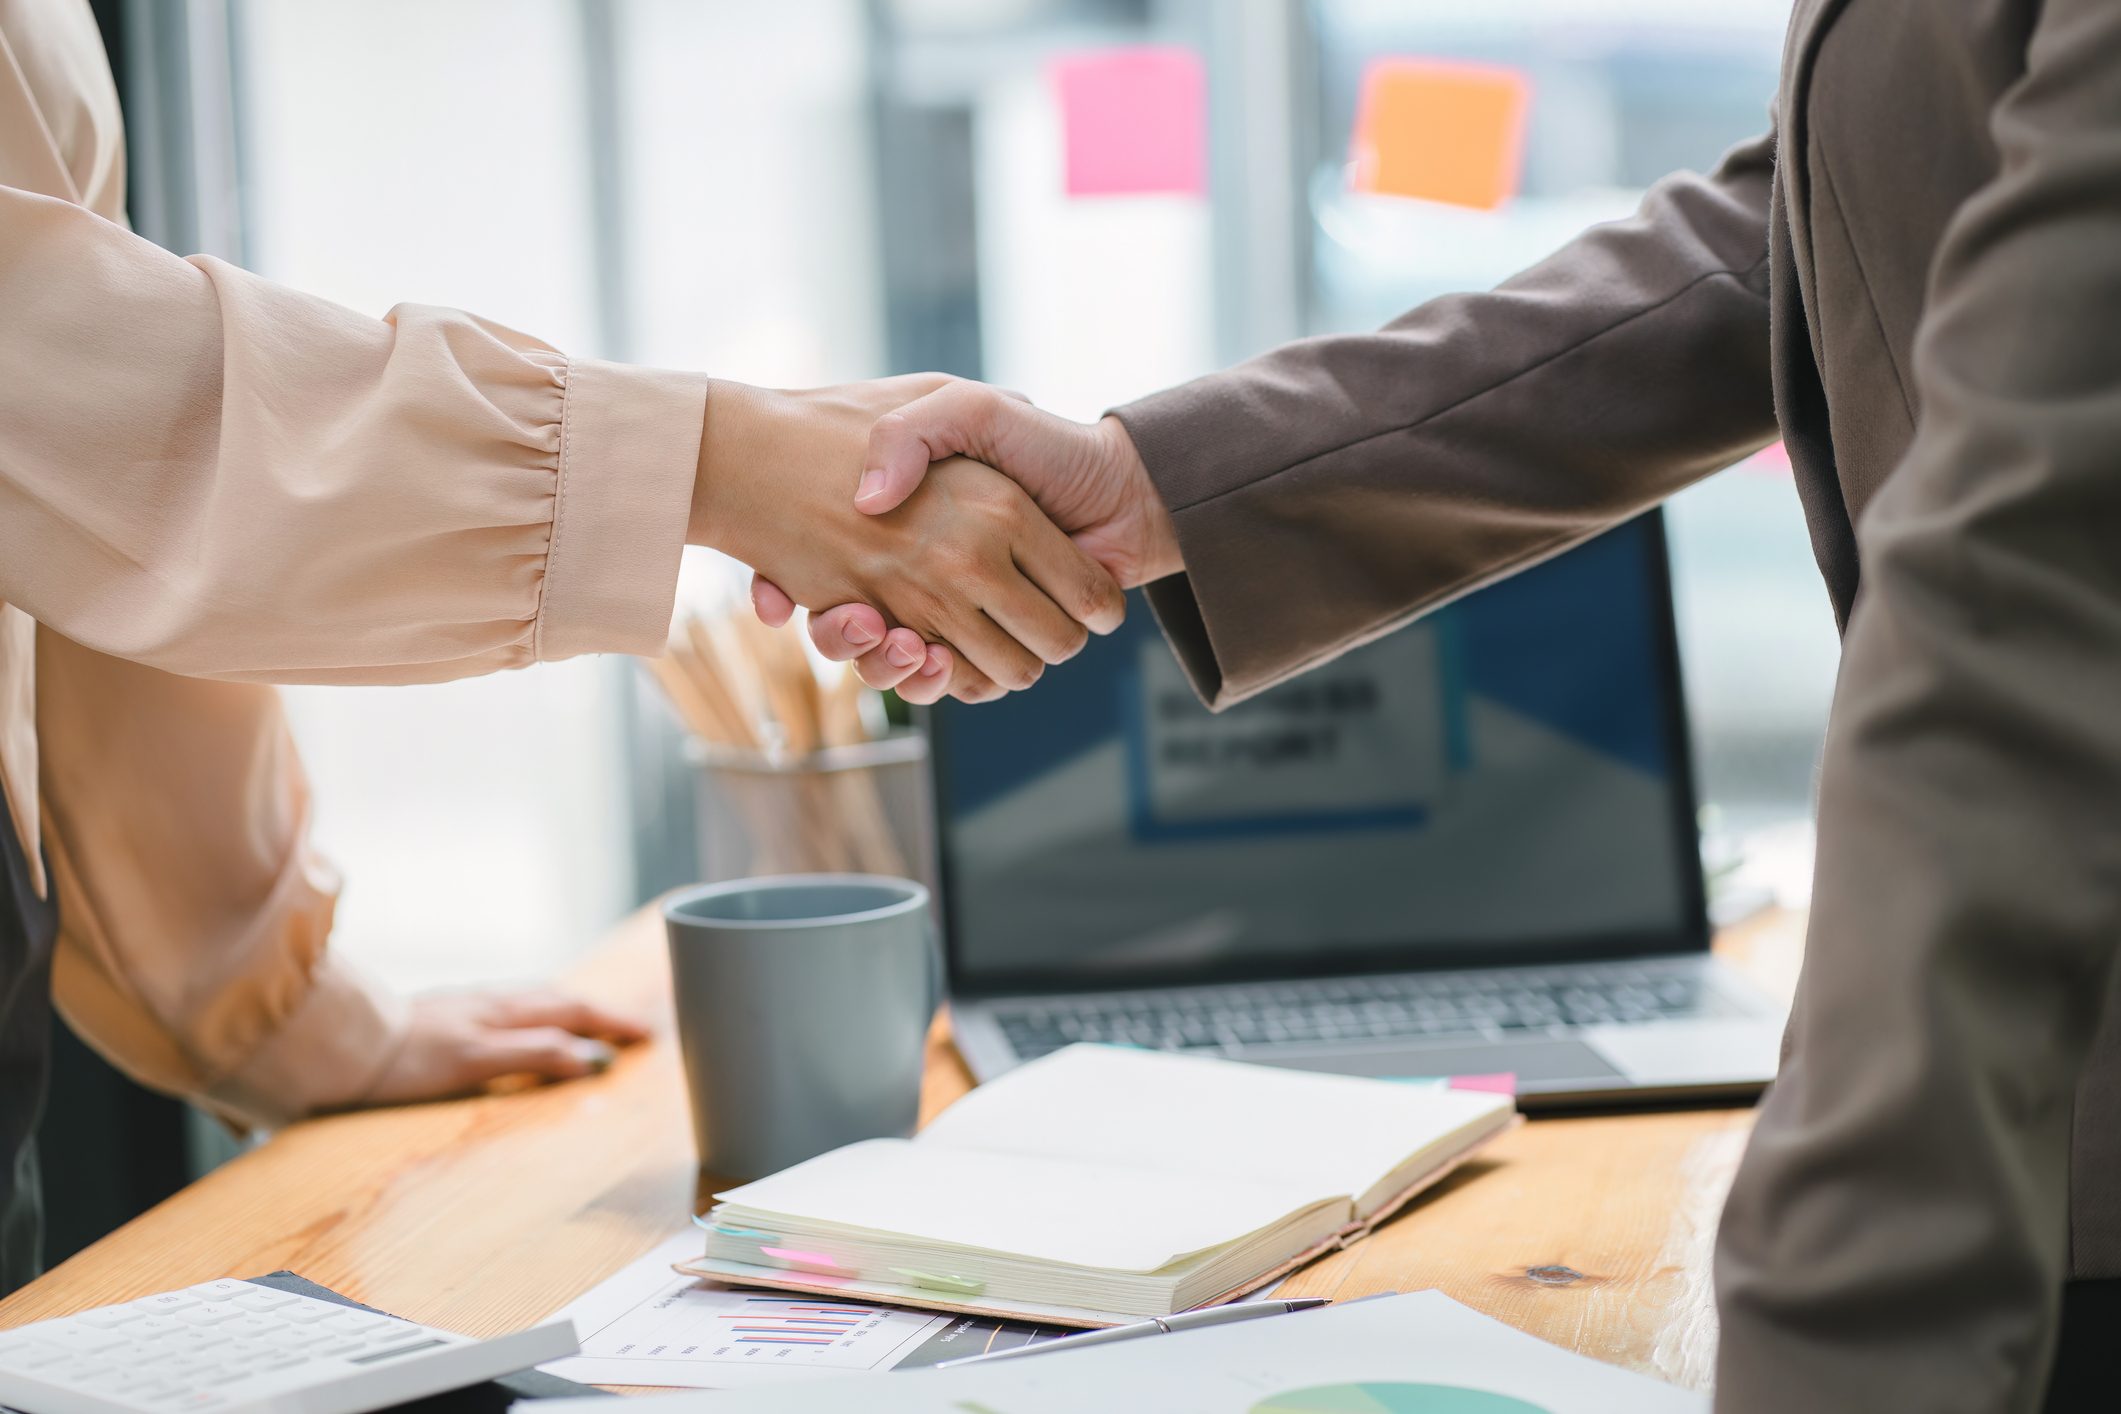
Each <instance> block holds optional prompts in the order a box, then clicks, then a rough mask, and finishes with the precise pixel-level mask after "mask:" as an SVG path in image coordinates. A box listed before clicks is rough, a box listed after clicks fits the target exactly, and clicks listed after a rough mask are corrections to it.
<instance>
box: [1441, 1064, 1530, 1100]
mask: <svg viewBox="0 0 2121 1414" xmlns="http://www.w3.org/2000/svg"><path fill="white" fill-rule="evenodd" d="M1451 1088H1452V1089H1453V1090H1479V1091H1481V1092H1482V1093H1484V1094H1489V1095H1514V1094H1516V1093H1517V1072H1516V1071H1514V1070H1498V1071H1496V1072H1495V1073H1494V1074H1492V1075H1454V1076H1452V1077H1451Z"/></svg>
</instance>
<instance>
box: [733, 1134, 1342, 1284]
mask: <svg viewBox="0 0 2121 1414" xmlns="http://www.w3.org/2000/svg"><path fill="white" fill-rule="evenodd" d="M715 1196H716V1198H717V1199H718V1200H719V1201H721V1202H724V1203H729V1204H732V1205H736V1206H739V1207H742V1208H743V1209H745V1210H746V1212H747V1213H749V1214H752V1215H754V1216H755V1217H756V1218H757V1220H758V1221H761V1222H764V1221H767V1220H768V1218H767V1215H769V1214H780V1215H783V1216H787V1217H796V1218H802V1219H806V1220H809V1221H813V1222H826V1223H832V1224H835V1225H837V1226H839V1227H845V1228H864V1229H868V1230H869V1231H871V1232H877V1233H887V1234H901V1235H904V1236H906V1237H910V1238H917V1239H920V1240H922V1241H924V1242H928V1243H935V1244H949V1245H955V1246H960V1247H971V1248H978V1249H981V1250H984V1251H989V1252H1001V1253H1008V1254H1011V1255H1016V1256H1023V1257H1030V1258H1033V1259H1036V1260H1041V1261H1048V1262H1067V1263H1072V1264H1074V1265H1076V1266H1083V1267H1101V1268H1105V1269H1108V1270H1112V1271H1123V1272H1153V1271H1156V1270H1157V1269H1159V1268H1161V1267H1166V1266H1169V1265H1170V1264H1171V1263H1172V1262H1174V1261H1176V1260H1178V1259H1179V1258H1181V1257H1184V1256H1188V1255H1190V1254H1192V1253H1195V1252H1200V1251H1204V1250H1206V1249H1207V1248H1210V1247H1219V1246H1221V1245H1223V1244H1224V1243H1227V1242H1234V1241H1236V1240H1237V1239H1238V1238H1240V1237H1244V1236H1247V1235H1248V1234H1250V1233H1253V1232H1256V1231H1258V1230H1260V1229H1262V1228H1265V1227H1269V1226H1271V1225H1273V1224H1275V1223H1278V1222H1279V1221H1281V1220H1282V1219H1283V1218H1286V1217H1288V1216H1290V1215H1291V1214H1293V1213H1296V1212H1298V1211H1301V1210H1302V1209H1304V1208H1307V1207H1310V1206H1312V1205H1313V1204H1314V1203H1315V1202H1316V1201H1317V1200H1318V1199H1320V1198H1325V1197H1330V1196H1333V1195H1330V1194H1326V1193H1319V1192H1313V1191H1309V1190H1306V1189H1305V1188H1303V1187H1302V1186H1301V1185H1295V1184H1290V1183H1288V1182H1286V1181H1276V1180H1272V1179H1269V1180H1265V1181H1260V1180H1256V1179H1254V1178H1252V1177H1251V1176H1249V1175H1241V1174H1226V1175H1223V1176H1222V1177H1221V1178H1220V1179H1219V1180H1218V1181H1217V1182H1215V1183H1203V1182H1201V1181H1200V1180H1199V1179H1198V1178H1195V1177H1192V1176H1190V1175H1185V1174H1180V1173H1175V1172H1171V1171H1164V1172H1157V1171H1153V1170H1142V1169H1134V1168H1120V1167H1114V1166H1112V1165H1108V1164H1100V1163H1096V1162H1085V1161H1083V1160H1080V1159H1077V1158H1074V1157H1070V1156H1066V1155H1058V1156H1054V1157H1040V1158H1029V1157H1022V1156H1018V1155H1014V1154H996V1153H985V1152H979V1151H974V1150H964V1149H953V1148H949V1147H947V1146H940V1145H925V1144H918V1143H908V1142H906V1141H905V1140H902V1139H871V1140H867V1141H865V1142H863V1143H860V1144H850V1145H848V1146H847V1147H846V1148H844V1149H835V1150H833V1151H832V1152H831V1153H829V1154H822V1155H820V1156H818V1157H817V1158H815V1159H811V1160H809V1161H807V1162H805V1163H800V1164H797V1165H796V1166H795V1167H794V1168H792V1169H786V1170H783V1171H782V1172H780V1173H777V1174H775V1175H773V1176H772V1177H771V1178H762V1179H760V1180H758V1181H757V1182H756V1183H747V1184H745V1185H744V1186H743V1187H741V1188H732V1189H730V1190H729V1191H728V1192H726V1193H719V1194H716V1195H715Z"/></svg>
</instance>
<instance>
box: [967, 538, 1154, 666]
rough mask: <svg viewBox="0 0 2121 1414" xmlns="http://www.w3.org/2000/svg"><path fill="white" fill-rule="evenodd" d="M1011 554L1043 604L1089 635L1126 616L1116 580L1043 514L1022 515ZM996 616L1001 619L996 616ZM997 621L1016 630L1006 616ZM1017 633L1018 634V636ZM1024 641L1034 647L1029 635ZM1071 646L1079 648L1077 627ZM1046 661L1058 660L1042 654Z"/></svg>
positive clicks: (1105, 630) (1115, 625)
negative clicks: (1022, 525)
mask: <svg viewBox="0 0 2121 1414" xmlns="http://www.w3.org/2000/svg"><path fill="white" fill-rule="evenodd" d="M1012 553H1013V554H1014V556H1015V558H1016V564H1017V568H1018V569H1020V570H1022V571H1023V573H1024V574H1025V576H1026V577H1027V578H1028V579H1029V580H1030V581H1031V583H1032V584H1034V585H1036V586H1037V587H1038V589H1039V590H1040V591H1042V594H1043V597H1044V598H1045V599H1046V600H1047V601H1048V602H1049V603H1051V604H1054V605H1057V606H1059V610H1060V612H1061V613H1062V614H1063V615H1064V616H1066V617H1067V618H1068V619H1069V620H1070V621H1071V622H1073V623H1079V624H1081V625H1082V626H1083V627H1084V628H1087V629H1089V630H1090V631H1091V632H1092V633H1098V634H1105V633H1110V632H1112V631H1113V630H1114V629H1116V628H1118V627H1119V626H1120V624H1121V623H1123V622H1124V621H1125V620H1126V617H1127V596H1126V594H1125V592H1124V591H1122V590H1121V589H1120V587H1119V581H1117V580H1115V579H1114V578H1113V577H1112V576H1111V575H1109V574H1107V573H1106V572H1105V568H1104V566H1103V565H1100V564H1099V563H1098V562H1097V561H1095V560H1093V559H1091V558H1090V556H1089V555H1087V554H1085V553H1084V552H1083V550H1082V548H1081V547H1080V546H1078V545H1077V544H1076V543H1075V542H1074V541H1073V540H1071V539H1069V538H1068V537H1067V536H1066V535H1063V534H1062V533H1061V532H1060V531H1058V530H1056V529H1055V528H1054V526H1053V523H1052V522H1051V521H1049V520H1047V519H1046V518H1045V517H1044V516H1030V517H1027V518H1026V521H1025V528H1024V530H1023V531H1022V532H1021V533H1020V534H1019V535H1018V537H1017V541H1016V544H1015V546H1014V548H1013V550H1012ZM988 612H990V613H992V612H993V610H992V609H990V610H989V611H988ZM996 617H997V618H998V619H1001V616H1000V615H998V614H997V615H996ZM1001 622H1002V627H1004V628H1006V629H1008V630H1009V631H1010V632H1011V633H1015V632H1016V629H1015V627H1014V625H1013V624H1012V623H1010V621H1009V620H1007V619H1001ZM1017 636H1018V637H1020V638H1021V637H1022V635H1021V634H1018V635H1017ZM1024 641H1025V642H1026V643H1027V644H1029V645H1030V646H1032V647H1034V648H1035V647H1037V645H1036V644H1031V642H1030V640H1029V639H1025V640H1024ZM1076 646H1077V647H1078V648H1080V647H1081V642H1080V632H1079V631H1078V641H1077V644H1076ZM1046 661H1047V662H1049V663H1052V662H1059V661H1061V660H1060V659H1056V658H1047V659H1046Z"/></svg>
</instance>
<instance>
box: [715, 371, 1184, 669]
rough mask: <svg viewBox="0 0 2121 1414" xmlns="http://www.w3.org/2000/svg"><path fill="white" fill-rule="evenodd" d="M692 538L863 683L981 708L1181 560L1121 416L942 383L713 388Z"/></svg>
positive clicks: (774, 615) (1116, 620) (1096, 629)
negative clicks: (1082, 418) (806, 620)
mask: <svg viewBox="0 0 2121 1414" xmlns="http://www.w3.org/2000/svg"><path fill="white" fill-rule="evenodd" d="M687 538H688V539H689V540H690V541H691V542H692V543H693V544H696V545H706V546H710V547H712V548H714V549H716V550H720V551H722V552H723V553H725V554H727V555H730V556H732V557H733V558H735V559H738V560H741V561H743V562H744V563H745V564H747V565H749V566H751V567H752V569H753V571H754V573H755V576H756V577H755V578H754V580H753V582H752V604H753V606H754V608H756V610H757V611H758V615H759V617H760V618H762V619H764V620H765V621H766V622H767V623H769V624H772V625H775V626H779V625H780V624H784V623H786V622H787V621H788V619H789V618H790V616H791V615H793V614H794V612H795V609H796V607H797V606H798V605H801V606H803V607H805V608H807V609H809V610H811V617H810V636H811V639H812V641H813V642H815V643H816V645H817V647H818V649H819V651H821V652H822V653H824V655H825V656H826V657H828V658H831V659H834V660H835V661H852V662H853V664H854V667H855V671H856V672H857V673H858V674H859V675H860V676H861V679H862V681H864V682H866V683H868V684H869V685H870V686H871V687H877V688H896V689H897V690H898V691H899V693H900V695H901V696H903V697H905V698H906V699H907V700H908V701H910V702H916V703H930V702H935V701H938V700H940V699H941V698H942V697H943V696H945V695H946V694H947V695H949V696H952V697H955V698H957V699H958V700H960V701H963V702H983V701H988V700H990V699H993V698H996V697H999V696H1001V695H1002V694H1003V693H1005V692H1010V691H1013V690H1016V689H1019V688H1026V687H1029V686H1031V685H1032V684H1033V683H1035V682H1037V681H1038V678H1039V674H1040V673H1041V672H1043V671H1044V669H1045V665H1046V664H1048V663H1062V662H1066V661H1067V660H1068V659H1069V658H1071V657H1073V656H1074V655H1075V654H1076V652H1078V651H1079V650H1080V649H1081V648H1082V646H1083V644H1084V643H1085V642H1086V641H1087V639H1088V635H1089V634H1091V633H1100V634H1103V633H1110V632H1112V630H1114V629H1116V628H1118V627H1119V625H1120V622H1121V620H1122V619H1123V618H1124V616H1125V613H1126V603H1125V599H1124V597H1123V595H1122V593H1121V591H1122V590H1124V589H1128V588H1132V587H1133V586H1135V585H1137V584H1143V583H1146V582H1148V581H1150V580H1153V579H1158V578H1161V577H1163V576H1164V575H1168V574H1174V573H1176V572H1177V571H1178V570H1179V569H1180V568H1181V567H1182V566H1181V563H1180V558H1179V549H1178V540H1177V536H1176V534H1175V532H1174V531H1173V529H1172V525H1171V517H1170V514H1169V513H1168V512H1167V511H1166V510H1165V508H1164V505H1163V502H1162V500H1161V499H1159V497H1158V495H1157V492H1156V488H1155V487H1154V486H1153V485H1151V484H1150V481H1149V474H1148V469H1147V468H1146V467H1145V466H1144V465H1143V463H1142V460H1141V457H1140V456H1139V454H1137V453H1136V451H1135V449H1134V444H1133V442H1132V440H1131V439H1129V437H1128V436H1127V432H1126V429H1125V428H1124V427H1122V426H1121V425H1120V423H1119V421H1118V420H1117V419H1116V418H1111V417H1107V418H1105V419H1104V420H1103V421H1101V422H1097V423H1080V422H1071V421H1069V420H1068V419H1066V418H1061V417H1056V416H1054V415H1053V414H1051V413H1046V412H1041V411H1039V410H1038V409H1036V408H1034V407H1032V406H1031V405H1030V404H1029V403H1028V402H1026V401H1024V400H1023V399H1021V398H1018V397H1016V396H1014V395H1012V394H1009V393H1005V392H1002V391H1000V390H998V389H995V388H990V387H987V386H985V385H984V384H979V383H970V382H964V381H961V380H958V379H953V378H948V377H945V376H943V375H940V374H912V375H907V376H905V377H899V378H886V379H880V380H877V381H875V382H871V383H855V384H848V385H846V386H843V387H837V388H822V389H815V390H811V391H805V392H782V391H776V390H770V389H764V388H753V387H748V386H746V385H743V384H737V383H722V382H717V383H715V384H714V385H713V386H712V388H711V390H710V391H709V393H708V399H707V421H706V428H705V432H704V435H703V436H702V438H701V443H700V461H699V475H698V478H697V480H696V481H695V482H694V487H693V496H692V510H691V522H690V526H689V529H688V532H687Z"/></svg>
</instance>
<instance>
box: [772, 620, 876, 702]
mask: <svg viewBox="0 0 2121 1414" xmlns="http://www.w3.org/2000/svg"><path fill="white" fill-rule="evenodd" d="M760 617H761V618H763V617H765V616H764V615H760ZM783 622H786V621H785V620H783ZM883 640H884V616H883V615H882V614H880V613H878V612H877V611H876V610H875V609H872V608H870V607H869V606H868V605H867V604H842V605H840V606H839V607H838V608H835V609H827V610H825V611H824V612H823V613H818V614H812V615H811V616H810V641H811V642H812V643H814V644H816V645H817V651H818V652H820V653H822V654H824V655H825V657H826V658H827V659H829V660H831V661H832V662H835V663H847V662H852V661H853V660H855V659H857V658H859V657H861V656H862V655H863V654H865V653H868V652H871V651H872V650H874V649H876V648H878V647H881V646H882V644H883ZM871 686H874V684H871Z"/></svg>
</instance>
